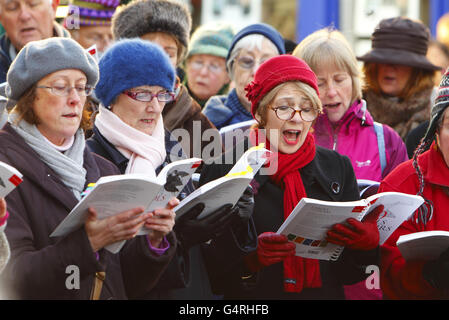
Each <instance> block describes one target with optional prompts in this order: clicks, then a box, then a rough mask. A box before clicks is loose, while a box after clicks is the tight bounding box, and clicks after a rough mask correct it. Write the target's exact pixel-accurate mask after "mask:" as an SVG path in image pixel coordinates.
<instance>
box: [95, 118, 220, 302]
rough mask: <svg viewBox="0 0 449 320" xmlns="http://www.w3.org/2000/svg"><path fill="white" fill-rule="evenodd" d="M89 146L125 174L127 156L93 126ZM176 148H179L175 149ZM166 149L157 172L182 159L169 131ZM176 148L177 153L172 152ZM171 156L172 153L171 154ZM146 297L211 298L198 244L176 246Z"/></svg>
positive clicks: (187, 190) (188, 190)
mask: <svg viewBox="0 0 449 320" xmlns="http://www.w3.org/2000/svg"><path fill="white" fill-rule="evenodd" d="M87 145H88V146H89V148H90V149H91V150H92V151H93V152H95V153H96V154H99V155H101V156H103V157H105V158H106V159H108V160H110V161H111V162H113V163H114V164H115V165H117V167H118V168H119V169H120V171H121V173H122V174H123V173H125V170H126V166H127V165H128V159H127V158H126V157H125V156H123V154H121V153H120V151H118V150H117V149H116V148H115V146H114V145H113V144H111V143H110V142H109V141H108V140H106V138H104V137H103V136H102V135H101V133H100V132H99V130H98V129H97V128H96V127H95V126H94V128H93V135H92V136H91V137H90V138H89V139H88V140H87ZM176 147H178V148H176ZM165 148H166V152H167V157H166V159H165V161H164V163H163V164H162V165H161V166H160V167H159V168H157V169H156V173H159V172H160V171H161V170H162V168H163V167H164V166H166V165H167V164H168V163H170V162H172V161H174V160H176V158H179V159H181V158H185V155H184V154H183V153H182V150H181V149H180V148H179V143H178V142H176V141H174V140H173V139H172V137H171V136H170V133H169V132H168V131H165ZM174 150H178V151H179V152H178V153H177V154H172V151H174ZM170 155H171V156H170ZM193 190H194V188H193V185H192V184H191V183H189V184H187V186H186V187H185V188H184V190H182V192H181V194H180V196H178V198H181V199H182V198H183V197H185V196H187V195H188V194H189V193H191V192H192V191H193ZM145 298H149V299H210V298H212V293H211V289H210V286H209V280H208V278H207V272H206V270H205V266H204V263H203V258H202V255H201V252H200V248H199V246H196V247H193V248H191V249H190V250H184V249H183V248H182V245H180V246H178V249H177V251H176V256H175V258H174V259H172V261H171V263H170V264H169V267H168V268H167V270H166V272H165V273H164V274H163V276H162V277H161V279H160V281H159V282H158V284H157V286H156V287H155V288H154V290H152V291H151V293H150V294H148V295H145Z"/></svg>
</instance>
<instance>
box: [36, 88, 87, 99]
mask: <svg viewBox="0 0 449 320" xmlns="http://www.w3.org/2000/svg"><path fill="white" fill-rule="evenodd" d="M36 88H40V89H50V92H51V93H52V94H54V95H56V96H60V97H67V96H68V95H70V93H71V92H72V90H73V89H75V91H76V93H77V94H78V95H79V96H80V97H87V96H89V95H91V94H92V92H93V91H94V89H95V88H92V87H90V86H76V87H69V86H37V87H36Z"/></svg>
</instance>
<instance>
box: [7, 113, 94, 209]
mask: <svg viewBox="0 0 449 320" xmlns="http://www.w3.org/2000/svg"><path fill="white" fill-rule="evenodd" d="M16 119H17V115H16V114H14V113H11V114H10V115H9V118H8V122H9V123H10V124H11V126H12V127H13V128H14V129H15V130H16V132H17V133H18V134H19V135H20V136H21V137H22V138H23V139H24V140H25V142H26V143H27V144H28V145H29V146H30V147H31V148H32V149H33V150H34V151H36V152H37V154H38V155H39V156H40V158H41V160H42V161H43V162H44V163H45V164H46V165H48V166H49V167H50V168H51V169H52V170H53V171H55V172H56V174H57V175H58V176H59V178H60V179H61V180H62V182H64V184H65V185H66V186H67V187H69V188H70V189H71V190H72V192H73V194H74V195H75V197H76V198H77V199H78V200H80V199H81V192H83V190H84V185H85V183H86V169H84V167H83V163H84V149H85V146H86V142H85V139H84V133H83V130H82V129H78V131H77V132H76V134H75V140H74V142H73V145H72V146H71V147H70V148H69V149H68V150H67V151H65V152H64V153H62V152H60V151H58V150H56V149H55V148H54V147H53V146H52V145H51V144H49V143H48V142H47V140H46V139H45V138H44V136H43V135H42V134H41V133H40V131H39V130H38V129H37V127H36V126H35V125H31V124H29V123H28V122H26V121H24V120H22V121H20V122H19V123H18V124H16V123H15V122H16V121H15V120H16Z"/></svg>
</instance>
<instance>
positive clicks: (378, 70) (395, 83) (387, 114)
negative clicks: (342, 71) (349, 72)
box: [358, 17, 439, 140]
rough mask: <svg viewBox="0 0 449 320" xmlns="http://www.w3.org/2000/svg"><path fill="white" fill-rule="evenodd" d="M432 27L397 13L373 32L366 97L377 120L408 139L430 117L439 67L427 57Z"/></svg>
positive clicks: (366, 67) (367, 61) (366, 71)
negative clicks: (435, 76)
mask: <svg viewBox="0 0 449 320" xmlns="http://www.w3.org/2000/svg"><path fill="white" fill-rule="evenodd" d="M429 39H430V32H429V29H428V28H427V27H426V26H425V25H424V24H422V23H421V22H418V21H413V20H411V19H408V18H403V17H397V18H390V19H385V20H382V21H381V22H380V23H379V25H378V26H377V27H376V29H375V31H374V33H373V35H372V50H371V51H370V52H368V53H367V54H365V55H364V56H362V57H358V59H359V60H361V61H363V62H364V66H363V72H364V76H365V87H364V89H363V97H364V99H365V100H366V102H367V105H368V110H369V111H370V113H371V115H372V116H373V118H374V120H375V121H378V122H380V123H383V124H387V125H389V126H390V127H392V128H393V129H395V130H396V132H397V133H398V134H399V135H400V136H401V138H402V139H403V140H405V138H406V136H407V134H408V132H409V131H410V130H412V129H414V128H415V127H417V126H418V125H419V124H420V123H421V122H423V121H425V120H427V119H428V118H429V114H430V108H431V101H432V95H433V91H434V85H433V77H434V74H435V71H436V70H438V69H439V67H437V66H435V65H433V64H432V63H430V62H429V61H428V60H427V58H426V53H427V48H428V43H429Z"/></svg>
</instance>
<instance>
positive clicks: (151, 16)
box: [112, 0, 221, 160]
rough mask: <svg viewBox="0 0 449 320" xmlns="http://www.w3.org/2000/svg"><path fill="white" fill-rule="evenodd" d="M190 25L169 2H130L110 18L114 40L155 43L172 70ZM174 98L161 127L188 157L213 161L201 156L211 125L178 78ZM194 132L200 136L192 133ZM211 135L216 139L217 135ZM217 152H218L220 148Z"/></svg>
mask: <svg viewBox="0 0 449 320" xmlns="http://www.w3.org/2000/svg"><path fill="white" fill-rule="evenodd" d="M191 25H192V21H191V17H190V13H189V11H188V9H187V7H186V6H185V5H183V4H182V3H180V2H176V1H172V0H161V1H142V0H138V1H132V2H130V3H129V4H128V5H126V6H125V7H124V8H123V9H122V10H120V11H118V12H117V13H116V14H115V15H114V16H113V17H112V31H113V35H114V38H115V40H119V39H128V38H141V39H144V40H149V41H151V42H154V43H156V44H159V45H160V46H161V47H162V48H163V49H164V51H165V52H166V53H167V54H168V56H169V58H170V61H171V63H172V65H173V67H175V68H176V67H178V66H180V65H181V64H182V62H183V60H184V58H185V55H186V52H187V47H188V44H189V37H190V29H191ZM130 59H132V57H130ZM175 95H176V96H175V100H174V101H171V102H169V103H167V104H166V105H165V107H164V110H163V111H162V117H163V119H164V127H165V128H166V129H167V130H169V131H171V132H172V133H173V134H174V136H176V137H181V141H180V142H181V145H182V147H183V149H184V151H185V153H186V154H187V155H188V156H189V157H198V158H203V159H204V160H207V159H209V158H214V155H213V154H206V153H204V154H203V150H204V148H205V147H206V146H207V145H208V144H209V142H210V141H209V140H208V139H205V141H203V140H202V137H203V133H204V132H205V131H207V130H208V129H213V130H215V126H214V125H213V124H212V123H211V122H210V121H209V119H208V118H207V117H206V116H205V115H204V114H202V113H201V106H200V105H199V104H198V102H196V101H195V100H194V99H193V98H192V97H191V96H190V94H189V92H188V90H187V88H186V87H185V86H184V85H183V84H182V83H181V80H180V79H179V77H177V81H176V84H175ZM175 129H182V130H176V131H174V130H175ZM173 131H174V132H173ZM197 132H198V133H199V135H201V136H197V135H195V134H194V133H197ZM215 135H216V136H217V137H218V136H219V135H218V132H215ZM218 149H219V151H220V152H221V148H218ZM215 156H217V154H215Z"/></svg>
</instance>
